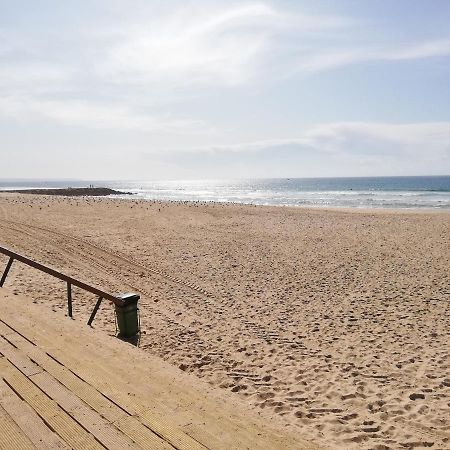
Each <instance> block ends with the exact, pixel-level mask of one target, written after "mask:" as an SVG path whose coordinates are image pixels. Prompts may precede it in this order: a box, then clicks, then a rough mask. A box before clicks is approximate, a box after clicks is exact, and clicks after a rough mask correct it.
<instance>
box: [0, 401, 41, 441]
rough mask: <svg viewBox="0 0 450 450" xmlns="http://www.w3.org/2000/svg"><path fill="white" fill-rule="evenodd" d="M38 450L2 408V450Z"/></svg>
mask: <svg viewBox="0 0 450 450" xmlns="http://www.w3.org/2000/svg"><path fill="white" fill-rule="evenodd" d="M12 449H14V450H36V447H35V446H34V445H33V443H32V442H31V441H30V440H29V439H28V438H27V437H26V436H25V434H24V433H23V431H22V430H21V429H20V428H19V426H18V425H17V424H16V423H15V422H14V421H13V420H12V419H11V417H10V416H9V415H8V414H7V413H6V411H5V410H4V409H3V408H2V407H1V406H0V450H12Z"/></svg>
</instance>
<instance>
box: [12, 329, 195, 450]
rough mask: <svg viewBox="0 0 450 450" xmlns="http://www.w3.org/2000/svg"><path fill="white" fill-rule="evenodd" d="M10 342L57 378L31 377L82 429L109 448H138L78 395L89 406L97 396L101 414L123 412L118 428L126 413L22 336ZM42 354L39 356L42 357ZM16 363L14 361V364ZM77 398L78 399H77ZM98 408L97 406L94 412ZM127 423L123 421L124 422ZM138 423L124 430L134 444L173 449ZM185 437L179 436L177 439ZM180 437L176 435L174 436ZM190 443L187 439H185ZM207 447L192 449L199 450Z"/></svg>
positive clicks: (45, 375) (39, 374)
mask: <svg viewBox="0 0 450 450" xmlns="http://www.w3.org/2000/svg"><path fill="white" fill-rule="evenodd" d="M9 338H10V339H11V341H14V342H13V343H14V344H15V345H16V346H17V347H18V348H19V349H21V350H23V351H24V352H26V351H27V350H26V349H27V347H28V349H29V350H31V351H32V352H33V356H34V358H35V361H36V362H40V361H41V362H42V363H43V365H44V368H45V367H46V368H47V369H48V368H50V370H52V371H53V372H54V373H55V378H53V377H52V376H51V375H50V373H47V372H40V373H37V374H36V375H33V376H31V377H30V378H31V380H32V381H33V382H34V383H35V384H36V385H37V386H39V387H40V388H41V389H42V390H43V391H44V392H45V393H46V394H47V395H49V396H50V397H51V398H52V399H53V400H55V401H56V402H57V403H58V404H59V405H60V406H61V407H63V408H64V410H65V411H67V412H68V413H69V414H70V415H71V416H73V417H74V418H75V419H76V420H77V421H78V422H79V423H80V424H81V425H82V426H84V427H85V428H86V429H87V430H88V431H90V432H91V433H92V434H93V435H94V436H95V437H96V438H97V439H98V440H99V441H100V442H101V443H102V444H104V445H105V446H106V447H107V448H111V449H114V448H117V449H119V450H120V449H126V448H135V446H134V445H133V443H132V442H131V441H130V440H129V439H127V438H125V436H123V434H121V433H119V432H118V431H117V430H115V429H114V428H113V427H112V426H109V424H108V422H106V421H105V420H103V419H102V418H101V416H100V415H99V414H97V413H94V412H93V411H89V410H88V408H87V407H86V406H85V405H84V404H83V402H81V400H80V398H78V397H77V396H76V395H81V398H85V399H86V401H87V402H89V403H92V402H90V398H89V396H90V395H92V394H93V392H95V393H96V394H97V401H99V400H100V403H101V404H102V405H101V406H102V408H100V409H101V410H102V411H104V410H105V409H106V408H107V407H109V408H113V407H115V408H117V410H118V411H119V412H120V414H117V415H118V417H117V418H116V419H115V420H114V422H115V423H116V424H121V426H124V425H123V424H128V423H129V422H127V420H126V419H127V417H129V416H128V415H127V414H126V413H125V412H124V411H123V410H121V409H120V408H118V407H117V406H116V405H114V404H113V403H111V402H110V401H109V400H108V399H107V398H105V397H103V396H101V395H100V393H99V392H98V391H96V390H95V389H94V388H93V387H92V386H90V385H88V384H87V383H85V382H83V381H82V380H81V379H79V378H77V377H76V376H75V375H74V374H73V373H71V372H70V371H68V370H67V369H66V368H65V367H64V366H61V365H60V364H58V363H57V362H56V361H54V360H53V359H51V358H50V357H49V356H48V355H46V354H44V353H43V352H42V351H39V349H37V348H36V347H34V346H32V345H31V344H30V343H29V342H27V341H26V340H25V339H23V338H22V337H20V336H19V335H16V336H15V337H14V338H13V337H12V335H10V336H9ZM6 351H7V353H8V356H9V357H11V358H14V348H10V349H6ZM39 353H40V356H39ZM13 362H14V361H13ZM63 372H64V373H65V377H64V376H63V377H62V376H61V375H62V373H63ZM60 378H64V379H63V380H62V382H63V384H64V381H66V382H67V381H68V379H71V380H70V382H69V383H68V384H69V385H70V388H71V389H72V390H73V393H72V392H70V391H69V390H68V389H67V388H66V387H64V386H63V384H61V383H59V382H58V381H57V379H60ZM75 394H76V395H75ZM96 406H97V405H96V404H94V406H93V407H94V409H95V407H96ZM121 419H124V420H121ZM134 421H135V419H133V420H132V422H133V424H134V426H133V427H132V429H130V427H128V426H125V429H126V431H127V433H128V434H129V437H130V439H131V440H133V441H134V440H135V439H134V438H136V439H137V440H138V441H141V440H142V439H143V437H144V436H145V437H146V439H147V440H148V441H149V442H150V443H151V445H152V446H153V447H154V448H155V449H156V448H161V449H163V448H172V447H171V446H170V445H167V444H166V443H165V442H163V441H164V439H161V438H160V437H159V436H162V437H163V438H165V436H164V434H167V433H164V434H159V433H158V434H155V433H153V432H150V433H149V431H150V430H148V429H147V428H146V427H145V426H144V424H141V423H139V422H137V423H134ZM116 426H117V425H116ZM180 434H183V433H178V435H180ZM176 435H177V434H175V433H174V436H176ZM178 440H179V441H180V442H181V443H183V440H182V436H178ZM186 440H187V439H186ZM194 443H195V441H194ZM179 448H180V449H181V448H188V447H179ZM198 448H202V449H204V447H200V446H197V447H192V449H198Z"/></svg>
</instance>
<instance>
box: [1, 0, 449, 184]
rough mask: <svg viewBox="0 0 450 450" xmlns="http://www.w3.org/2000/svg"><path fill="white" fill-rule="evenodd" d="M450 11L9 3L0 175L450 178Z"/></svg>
mask: <svg viewBox="0 0 450 450" xmlns="http://www.w3.org/2000/svg"><path fill="white" fill-rule="evenodd" d="M449 23H450V1H448V0H429V1H423V0H395V1H392V0H340V1H331V0H330V1H327V0H305V1H303V0H290V1H288V0H280V1H275V0H274V1H249V2H247V1H237V2H233V1H213V0H209V1H202V0H196V1H186V0H185V1H175V0H164V1H152V0H145V1H144V0H127V1H120V0H90V1H84V0H77V1H75V0H73V1H72V0H67V1H60V0H53V1H50V0H48V1H45V0H29V1H25V0H14V1H5V0H0V178H3V179H4V178H33V179H36V178H42V179H49V178H53V179H55V178H58V179H60V178H72V179H74V178H76V179H80V178H81V179H96V180H100V179H104V180H112V179H124V180H125V179H146V180H152V179H212V178H242V177H244V178H245V177H274V178H278V177H321V176H324V177H334V176H336V177H337V176H379V175H385V176H386V175H387V176H389V175H394V176H397V175H449V174H450V27H449Z"/></svg>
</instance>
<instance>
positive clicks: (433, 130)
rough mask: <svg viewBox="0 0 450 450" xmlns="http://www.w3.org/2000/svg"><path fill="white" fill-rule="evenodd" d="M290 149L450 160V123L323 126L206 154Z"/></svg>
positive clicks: (219, 147)
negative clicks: (293, 135)
mask: <svg viewBox="0 0 450 450" xmlns="http://www.w3.org/2000/svg"><path fill="white" fill-rule="evenodd" d="M288 146H289V147H302V148H309V149H311V151H315V152H321V153H329V154H335V155H344V154H356V155H357V154H359V155H365V154H366V155H367V154H370V153H373V154H374V155H375V156H377V155H382V154H390V153H392V152H394V153H396V154H397V155H398V156H400V157H405V156H407V155H410V156H416V157H421V156H424V157H425V156H427V157H428V156H433V157H436V158H439V157H444V158H450V122H431V123H427V122H424V123H407V124H393V123H379V122H338V123H329V124H319V125H315V126H312V127H309V128H307V129H305V130H304V131H303V133H301V134H300V135H298V136H296V137H291V138H279V139H267V140H260V141H253V142H244V143H238V144H232V145H228V146H227V145H222V146H212V147H204V148H203V150H204V151H214V150H218V151H226V150H228V151H233V152H255V151H263V150H267V149H271V148H275V149H276V148H278V147H288ZM198 150H199V149H196V151H198Z"/></svg>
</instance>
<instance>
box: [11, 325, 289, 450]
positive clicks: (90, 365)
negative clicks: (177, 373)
mask: <svg viewBox="0 0 450 450" xmlns="http://www.w3.org/2000/svg"><path fill="white" fill-rule="evenodd" d="M15 326H16V325H15ZM30 331H31V332H32V336H33V337H32V338H30V335H28V336H27V337H28V338H29V339H32V340H35V341H36V342H38V343H39V344H40V345H43V346H44V348H46V349H48V350H49V352H51V353H53V354H54V355H55V356H56V357H57V359H58V360H59V361H60V362H62V363H64V365H66V366H67V367H69V368H70V369H71V370H73V371H74V372H76V373H77V375H79V376H81V377H82V378H84V379H85V380H86V381H88V382H89V383H91V384H92V385H93V386H95V387H96V388H97V389H98V390H100V391H101V392H102V393H103V394H104V395H106V396H108V398H110V399H112V400H113V401H114V402H116V403H117V404H120V406H121V407H123V408H124V409H126V410H127V411H128V412H129V413H130V414H133V415H136V416H138V417H139V416H140V415H141V413H143V412H144V411H147V410H148V403H147V404H145V403H143V402H141V401H139V396H138V398H136V395H135V393H134V392H132V391H133V386H132V385H130V384H129V383H124V381H123V380H125V379H127V378H128V377H127V376H129V374H128V373H123V371H124V370H126V369H125V368H126V367H127V364H126V363H122V362H121V358H120V354H116V355H115V358H110V359H104V358H103V357H102V360H101V363H100V361H99V359H98V358H95V357H91V356H90V355H89V353H88V348H87V347H86V345H84V346H83V348H81V351H80V349H78V348H77V346H76V345H74V344H73V339H72V338H71V337H70V336H67V335H66V336H61V340H62V341H63V342H62V343H61V340H59V339H58V340H57V341H56V340H50V339H49V333H42V332H40V331H39V330H38V329H37V328H36V327H34V328H33V329H32V330H29V329H28V330H24V329H22V332H23V333H27V332H28V333H29V332H30ZM77 339H79V337H77ZM68 348H70V352H69V351H67V349H68ZM104 350H105V348H104V347H103V348H102V351H103V352H104ZM87 355H89V356H87ZM145 369H148V367H147V368H144V370H145ZM148 388H151V386H148V385H143V384H142V385H140V386H139V391H140V393H141V397H143V398H145V399H147V402H148V399H152V400H151V402H152V403H156V404H157V409H158V410H160V411H164V410H165V411H167V408H164V406H163V405H161V404H160V403H158V402H155V400H154V399H155V398H157V397H158V392H157V391H154V392H147V393H146V394H145V395H144V396H142V392H143V391H147V390H148ZM130 394H132V395H130ZM188 408H189V409H190V411H189V417H190V418H193V419H194V420H193V421H195V422H197V423H200V424H204V423H205V421H208V422H209V424H210V426H209V429H210V430H211V426H213V425H214V423H215V422H216V418H215V417H209V418H208V417H207V415H206V413H204V411H202V412H201V413H200V412H197V411H195V410H194V409H193V408H192V405H189V406H188ZM167 416H168V413H167V412H166V417H167ZM179 429H180V431H181V432H182V433H184V434H185V435H187V436H188V437H190V438H191V439H192V440H193V441H198V442H200V443H202V444H204V446H206V447H210V448H215V449H223V450H230V449H238V448H239V449H242V448H255V447H256V446H257V441H260V442H264V444H261V445H259V446H258V447H259V448H263V447H262V445H267V447H268V448H275V447H276V448H286V449H289V448H296V447H294V446H292V445H291V446H289V444H287V445H286V446H284V445H280V444H281V440H280V443H277V444H275V445H274V443H273V442H272V443H270V442H269V441H268V440H267V441H266V440H265V439H261V438H259V437H258V436H257V435H256V434H255V433H254V432H253V433H248V432H247V430H246V429H245V426H240V425H239V424H238V423H236V422H233V421H227V420H226V418H223V417H222V418H221V423H220V428H215V429H214V431H213V432H208V431H207V430H206V428H205V426H196V425H194V424H192V422H191V424H190V425H189V426H187V427H185V428H183V429H182V428H181V427H180V428H179ZM211 431H212V430H211ZM273 438H274V436H272V437H271V439H273Z"/></svg>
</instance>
